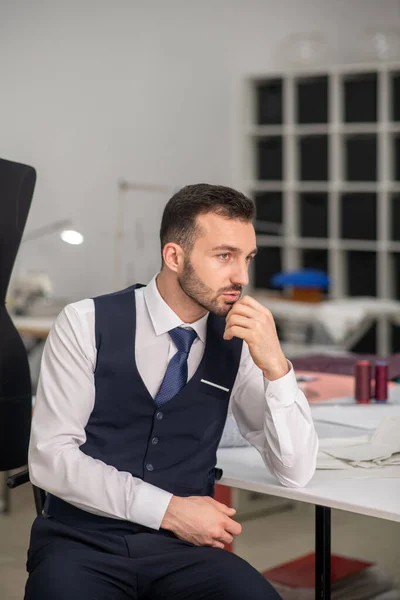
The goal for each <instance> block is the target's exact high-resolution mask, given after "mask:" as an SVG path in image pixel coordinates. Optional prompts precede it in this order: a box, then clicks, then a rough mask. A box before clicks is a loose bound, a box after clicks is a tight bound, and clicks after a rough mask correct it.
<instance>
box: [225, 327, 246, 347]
mask: <svg viewBox="0 0 400 600" xmlns="http://www.w3.org/2000/svg"><path fill="white" fill-rule="evenodd" d="M233 337H237V338H240V339H241V340H244V341H245V342H247V343H249V342H251V341H252V339H253V330H252V329H248V328H246V327H240V325H233V326H232V327H228V328H227V329H225V333H224V335H223V338H224V340H231V339H232V338H233Z"/></svg>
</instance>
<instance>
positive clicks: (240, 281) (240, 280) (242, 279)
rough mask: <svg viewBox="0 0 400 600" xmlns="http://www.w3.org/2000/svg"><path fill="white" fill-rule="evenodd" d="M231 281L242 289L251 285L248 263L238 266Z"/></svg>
mask: <svg viewBox="0 0 400 600" xmlns="http://www.w3.org/2000/svg"><path fill="white" fill-rule="evenodd" d="M231 281H232V283H235V284H236V285H241V286H242V287H244V286H245V285H247V284H248V283H249V270H248V264H247V261H246V262H245V263H240V264H238V265H237V268H236V269H235V272H234V273H233V275H232V277H231Z"/></svg>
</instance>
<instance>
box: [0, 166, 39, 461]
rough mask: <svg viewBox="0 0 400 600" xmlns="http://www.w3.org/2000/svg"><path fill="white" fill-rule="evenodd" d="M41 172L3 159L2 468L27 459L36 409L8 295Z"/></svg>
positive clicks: (0, 171)
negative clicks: (8, 309) (38, 172)
mask: <svg viewBox="0 0 400 600" xmlns="http://www.w3.org/2000/svg"><path fill="white" fill-rule="evenodd" d="M35 183H36V172H35V170H34V169H33V168H32V167H29V166H27V165H23V164H19V163H15V162H11V161H8V160H3V159H0V471H8V470H10V469H15V468H18V467H22V466H24V465H26V464H27V459H28V445H29V433H30V425H31V414H32V390H31V378H30V372H29V364H28V357H27V352H26V349H25V346H24V344H23V342H22V339H21V337H20V335H19V333H18V332H17V330H16V328H15V326H14V324H13V322H12V321H11V318H10V316H9V314H8V312H7V310H6V307H5V297H6V293H7V288H8V285H9V282H10V278H11V272H12V269H13V266H14V262H15V258H16V256H17V252H18V248H19V245H20V242H21V237H22V234H23V232H24V228H25V223H26V220H27V217H28V213H29V209H30V206H31V201H32V196H33V191H34V188H35Z"/></svg>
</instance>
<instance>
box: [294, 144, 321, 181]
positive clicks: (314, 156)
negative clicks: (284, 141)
mask: <svg viewBox="0 0 400 600" xmlns="http://www.w3.org/2000/svg"><path fill="white" fill-rule="evenodd" d="M298 144H299V146H298V147H299V179H300V180H301V181H328V136H326V135H310V136H304V137H300V138H299V140H298Z"/></svg>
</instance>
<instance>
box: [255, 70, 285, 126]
mask: <svg viewBox="0 0 400 600" xmlns="http://www.w3.org/2000/svg"><path fill="white" fill-rule="evenodd" d="M256 102H257V123H258V125H281V124H282V123H283V82H282V79H270V80H269V81H263V82H262V83H260V84H258V85H257V88H256Z"/></svg>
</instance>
